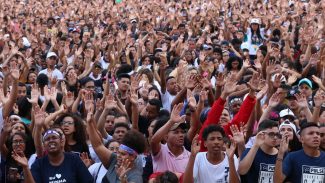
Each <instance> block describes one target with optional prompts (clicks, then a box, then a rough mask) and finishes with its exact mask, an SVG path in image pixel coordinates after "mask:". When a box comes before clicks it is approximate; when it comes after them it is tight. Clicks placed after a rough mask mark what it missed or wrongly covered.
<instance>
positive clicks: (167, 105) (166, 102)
mask: <svg viewBox="0 0 325 183" xmlns="http://www.w3.org/2000/svg"><path fill="white" fill-rule="evenodd" d="M175 97H176V95H174V96H173V95H171V94H170V93H169V92H168V91H167V90H166V91H165V94H163V93H162V92H161V100H162V104H163V107H164V109H166V110H168V111H169V112H170V111H171V104H172V102H173V100H174V98H175Z"/></svg>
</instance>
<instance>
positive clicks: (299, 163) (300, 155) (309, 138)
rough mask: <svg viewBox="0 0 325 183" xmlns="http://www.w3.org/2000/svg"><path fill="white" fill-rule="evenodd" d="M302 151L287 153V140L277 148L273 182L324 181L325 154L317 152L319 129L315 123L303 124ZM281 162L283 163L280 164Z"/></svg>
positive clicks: (301, 133) (301, 130)
mask: <svg viewBox="0 0 325 183" xmlns="http://www.w3.org/2000/svg"><path fill="white" fill-rule="evenodd" d="M300 141H301V143H302V147H303V149H302V150H299V151H295V152H292V153H289V154H288V155H287V156H286V157H285V158H284V159H283V157H284V153H285V152H286V151H287V149H288V139H283V140H282V142H281V145H280V148H279V154H278V157H277V163H276V167H275V173H274V182H275V183H277V182H279V183H280V182H281V183H282V182H283V181H284V180H286V181H289V182H323V181H324V180H325V152H323V151H320V150H319V146H320V128H319V126H318V125H317V123H305V124H303V125H302V126H301V129H300ZM282 161H283V163H282Z"/></svg>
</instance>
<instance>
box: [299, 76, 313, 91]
mask: <svg viewBox="0 0 325 183" xmlns="http://www.w3.org/2000/svg"><path fill="white" fill-rule="evenodd" d="M302 84H306V85H307V86H308V87H309V88H311V89H312V88H313V84H312V82H311V81H310V80H309V79H307V78H303V79H301V80H300V81H299V84H298V86H300V85H302Z"/></svg>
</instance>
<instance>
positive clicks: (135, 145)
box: [122, 130, 146, 154]
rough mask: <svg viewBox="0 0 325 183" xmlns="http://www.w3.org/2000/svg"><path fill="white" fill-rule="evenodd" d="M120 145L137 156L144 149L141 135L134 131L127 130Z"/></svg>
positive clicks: (144, 145) (144, 143) (144, 144)
mask: <svg viewBox="0 0 325 183" xmlns="http://www.w3.org/2000/svg"><path fill="white" fill-rule="evenodd" d="M122 144H124V145H126V146H128V147H130V148H132V149H134V150H135V151H136V152H137V153H138V154H141V153H143V152H144V150H145V148H146V140H145V138H144V136H143V134H142V133H140V132H138V131H136V130H129V131H128V132H127V133H126V134H125V136H124V138H123V139H122Z"/></svg>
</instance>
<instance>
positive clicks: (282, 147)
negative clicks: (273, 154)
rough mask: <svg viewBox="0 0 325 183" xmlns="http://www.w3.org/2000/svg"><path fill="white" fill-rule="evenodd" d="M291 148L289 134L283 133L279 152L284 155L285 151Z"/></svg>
mask: <svg viewBox="0 0 325 183" xmlns="http://www.w3.org/2000/svg"><path fill="white" fill-rule="evenodd" d="M288 149H289V137H288V135H287V134H286V135H282V139H281V142H280V147H279V153H282V155H283V154H284V153H286V152H287V151H288Z"/></svg>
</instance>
